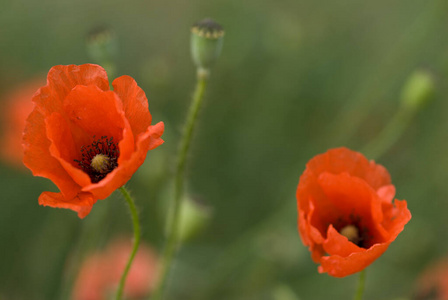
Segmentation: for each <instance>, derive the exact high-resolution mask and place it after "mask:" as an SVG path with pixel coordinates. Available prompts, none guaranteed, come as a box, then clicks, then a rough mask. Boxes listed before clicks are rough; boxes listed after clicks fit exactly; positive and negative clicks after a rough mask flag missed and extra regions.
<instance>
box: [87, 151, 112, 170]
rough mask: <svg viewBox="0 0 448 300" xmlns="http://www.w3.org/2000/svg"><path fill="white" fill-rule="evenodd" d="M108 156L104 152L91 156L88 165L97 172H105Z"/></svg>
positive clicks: (108, 164) (107, 167) (108, 160)
mask: <svg viewBox="0 0 448 300" xmlns="http://www.w3.org/2000/svg"><path fill="white" fill-rule="evenodd" d="M109 162H110V158H109V156H107V155H104V154H97V155H95V157H94V158H92V162H91V163H90V166H91V167H92V168H93V169H94V170H95V171H97V172H98V173H106V172H107V170H108V169H109V166H110V163H109Z"/></svg>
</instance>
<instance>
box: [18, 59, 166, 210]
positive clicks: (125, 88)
mask: <svg viewBox="0 0 448 300" xmlns="http://www.w3.org/2000/svg"><path fill="white" fill-rule="evenodd" d="M112 86H113V88H114V90H113V91H110V90H109V82H108V80H107V75H106V72H105V71H104V69H103V68H101V67H100V66H97V65H92V64H85V65H81V66H75V65H70V66H55V67H53V68H51V70H50V71H49V73H48V77H47V85H46V86H44V87H42V88H40V89H39V90H38V91H37V92H36V94H35V95H34V97H33V102H34V103H35V108H34V110H33V112H32V113H31V114H30V116H29V117H28V119H27V122H26V127H25V131H24V136H23V146H24V150H25V157H24V160H23V162H24V164H25V165H26V166H27V167H28V168H29V169H30V170H31V171H32V172H33V174H34V175H35V176H41V177H46V178H49V179H50V180H52V181H53V182H54V183H55V184H56V185H57V187H58V188H59V190H60V193H52V192H43V193H42V194H41V195H40V197H39V203H40V204H41V205H45V206H47V205H48V206H52V207H60V208H69V209H72V210H74V211H76V212H78V216H79V217H80V218H83V217H85V216H86V215H87V214H89V212H90V210H91V209H92V206H93V204H94V203H95V202H96V201H97V200H98V199H105V198H107V197H108V196H109V195H110V194H111V193H112V192H113V191H115V190H116V189H117V188H119V187H121V186H122V185H123V184H125V183H126V182H127V181H128V180H129V179H130V178H131V176H132V174H133V173H134V172H135V171H136V170H137V169H138V167H139V166H140V165H141V164H142V163H143V162H144V160H145V158H146V153H147V152H148V150H151V149H154V148H156V147H157V146H159V145H160V144H162V143H163V140H162V139H161V138H160V137H161V135H162V133H163V129H164V126H163V123H162V122H160V123H158V124H156V125H154V126H152V125H151V119H152V118H151V114H150V113H149V110H148V102H147V99H146V96H145V93H144V92H143V90H142V89H141V88H140V87H138V86H137V83H136V82H135V81H134V79H132V78H131V77H129V76H121V77H119V78H117V79H115V80H114V81H113V83H112Z"/></svg>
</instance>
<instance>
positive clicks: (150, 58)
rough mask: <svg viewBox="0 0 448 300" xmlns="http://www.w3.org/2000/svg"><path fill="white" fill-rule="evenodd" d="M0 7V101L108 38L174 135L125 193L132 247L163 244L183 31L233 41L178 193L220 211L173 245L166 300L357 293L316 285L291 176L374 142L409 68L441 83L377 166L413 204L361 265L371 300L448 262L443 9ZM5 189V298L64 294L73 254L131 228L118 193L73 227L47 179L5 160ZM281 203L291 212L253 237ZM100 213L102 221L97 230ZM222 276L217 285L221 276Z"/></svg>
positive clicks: (350, 1) (403, 0) (328, 283)
mask: <svg viewBox="0 0 448 300" xmlns="http://www.w3.org/2000/svg"><path fill="white" fill-rule="evenodd" d="M1 4H2V10H0V24H1V26H0V53H1V54H2V55H0V93H1V94H4V93H6V92H7V91H8V90H9V89H10V88H11V87H12V86H14V85H16V84H18V83H20V82H22V81H25V80H26V79H28V78H32V77H34V76H35V75H36V74H45V73H46V72H47V71H48V70H49V68H50V67H51V66H53V65H56V64H72V63H74V64H82V63H86V62H89V59H88V57H87V53H86V50H85V46H84V42H85V36H86V34H87V32H89V31H90V30H91V29H92V28H93V27H96V26H98V25H107V26H110V28H112V30H114V31H115V32H116V36H117V38H118V42H119V45H120V49H119V52H120V55H119V57H118V61H117V67H118V72H117V73H118V75H121V74H127V75H131V76H133V77H134V78H135V79H136V80H137V82H138V83H139V85H140V86H141V87H142V88H143V89H144V90H145V91H146V93H147V96H148V99H149V103H150V109H151V113H152V115H153V119H154V122H157V121H160V120H163V121H164V122H165V124H166V127H167V132H166V133H165V135H164V139H165V144H164V145H163V146H162V147H160V148H158V149H156V150H154V151H152V152H150V153H149V155H148V159H147V162H146V163H145V165H144V167H143V168H145V169H141V170H139V172H138V173H137V174H136V175H135V176H134V178H133V179H132V180H131V181H130V182H129V184H128V186H129V187H130V189H131V191H132V192H133V195H134V196H135V198H136V201H137V205H139V207H140V209H141V218H142V221H143V238H144V239H145V240H146V241H148V242H150V243H151V244H153V245H154V246H155V247H156V248H158V249H160V248H161V247H162V245H163V241H164V237H163V224H164V219H163V217H164V216H160V215H159V214H158V212H159V211H160V210H159V209H158V207H159V206H160V205H161V204H159V203H160V201H165V199H163V198H161V197H160V195H161V193H160V192H161V190H162V189H163V185H164V184H165V183H166V179H167V178H168V177H169V176H170V174H171V173H172V167H173V165H174V164H173V159H174V154H175V152H176V149H177V143H178V140H179V135H180V128H181V126H182V125H183V123H184V117H185V110H186V109H187V107H188V104H189V101H190V96H191V94H192V92H193V85H194V82H195V78H194V74H195V70H194V67H193V64H192V63H191V61H190V55H189V27H190V25H191V24H192V23H193V22H195V21H197V20H199V19H202V18H203V17H208V16H209V17H213V18H215V19H216V20H217V21H219V22H220V23H221V24H222V25H223V26H224V28H225V29H226V37H225V42H224V49H223V54H222V56H221V59H220V60H219V61H218V63H217V65H216V66H215V68H214V70H212V77H211V81H210V86H209V89H208V92H207V95H206V99H205V107H204V108H203V110H202V113H201V120H200V124H199V128H198V131H197V134H196V136H195V139H194V142H193V145H192V151H191V153H192V154H191V156H190V161H189V162H188V166H187V176H189V177H188V179H189V181H188V190H189V191H190V192H191V194H192V195H194V196H198V197H200V198H201V199H202V200H203V201H204V202H206V203H207V204H208V205H210V206H211V207H213V211H214V218H213V220H212V222H211V223H210V224H209V226H208V228H206V230H205V232H204V233H203V234H202V235H201V236H199V237H197V238H196V239H195V240H192V241H190V242H189V243H187V244H186V245H185V246H184V247H183V248H182V250H181V253H180V256H179V260H178V262H177V263H176V266H175V269H174V272H173V276H172V278H171V281H170V283H169V293H168V296H169V299H274V298H273V296H272V295H273V291H275V290H276V289H277V287H278V286H280V285H286V286H289V287H290V288H291V289H292V291H294V293H296V294H297V296H298V297H299V299H316V300H318V299H328V298H331V299H347V297H351V296H352V292H354V290H355V284H356V278H355V277H356V276H351V277H348V278H344V279H336V278H331V277H329V276H327V275H321V274H317V267H316V265H315V264H313V263H312V261H311V258H310V255H309V253H308V251H307V250H306V248H305V247H304V246H303V245H302V244H301V242H300V238H299V236H298V234H297V233H296V206H295V189H296V186H297V182H298V178H299V176H300V174H301V172H302V171H303V170H304V166H305V163H306V161H308V160H309V159H310V158H311V157H312V156H314V155H315V154H317V153H322V152H324V151H326V150H327V149H328V148H331V147H336V146H342V145H344V146H348V147H351V148H353V149H354V150H359V149H361V148H362V147H363V146H364V145H365V144H367V142H369V141H370V140H371V139H372V138H373V137H374V136H375V135H376V134H377V133H378V132H379V131H380V130H381V128H383V126H384V125H385V124H386V123H387V122H388V120H389V119H390V118H391V117H392V116H393V115H394V113H395V111H396V109H397V107H398V100H399V93H400V89H401V87H402V85H403V84H404V82H405V81H406V79H407V76H409V74H410V73H411V72H412V71H414V70H415V69H416V68H420V67H423V68H426V69H428V70H430V71H431V72H433V74H434V75H435V76H436V78H437V79H438V81H437V95H436V97H435V101H434V103H431V105H429V106H428V107H427V108H426V109H424V110H423V111H422V112H420V113H419V114H418V115H417V117H416V118H415V119H414V121H413V123H412V124H411V126H410V128H408V130H407V131H406V132H405V134H404V135H403V136H402V137H401V138H400V140H399V141H398V143H396V144H395V145H394V146H393V147H392V149H391V150H390V151H389V152H388V153H387V154H386V155H385V156H384V157H382V158H381V159H380V160H379V162H380V163H382V164H384V165H385V166H386V167H387V168H388V170H389V171H390V173H391V175H392V179H393V183H394V184H395V185H396V188H397V198H399V199H406V200H408V205H409V208H410V210H411V212H412V215H413V219H412V220H411V222H410V223H409V224H408V225H407V226H406V228H405V230H404V232H403V233H402V234H401V235H400V236H399V237H398V239H397V240H396V241H395V242H394V243H393V244H392V245H391V247H390V249H389V250H388V251H387V252H386V253H385V254H384V255H383V256H382V257H381V258H380V259H379V260H378V261H377V262H375V263H374V264H373V265H372V266H371V267H369V270H368V272H367V286H366V294H365V295H366V296H365V299H393V298H394V297H400V296H407V295H409V294H410V287H412V285H413V283H414V280H415V278H416V277H417V276H418V273H419V272H420V270H421V269H422V268H423V267H424V265H425V264H426V263H427V262H429V261H431V260H433V259H434V258H436V257H438V256H442V255H444V254H446V253H447V252H448V242H447V239H446V237H447V233H446V221H445V215H446V213H445V212H446V211H447V209H448V201H447V199H448V190H447V188H446V182H447V180H448V175H447V172H446V166H447V164H448V157H447V155H446V149H447V148H448V139H447V138H446V137H447V134H446V131H447V128H448V120H447V118H446V111H447V109H448V104H447V101H446V100H447V97H446V95H447V92H448V89H447V86H446V84H445V83H446V82H447V81H446V80H447V78H446V77H447V75H448V54H447V50H448V36H447V35H446V34H445V33H446V28H447V25H448V24H447V23H448V14H447V12H448V4H447V3H446V1H442V0H427V1H421V0H420V1H419V0H393V1H390V0H387V1H386V0H377V1H363V2H361V1H355V0H343V1H331V0H321V1H309V0H303V1H292V0H282V1H273V0H266V1H262V2H260V1H255V0H248V1H244V2H243V1H237V0H228V1H223V0H218V1H197V0H191V1H181V0H174V1H169V2H167V1H166V2H159V1H127V2H123V1H86V0H80V1H76V2H72V1H55V0H44V1H39V2H33V1H25V0H15V1H12V0H7V1H6V0H2V1H1ZM0 178H1V179H2V180H0V188H1V190H2V209H1V210H0V225H1V226H0V240H1V241H2V242H1V251H2V255H1V260H0V296H1V295H2V296H3V297H4V298H5V299H11V300H20V299H59V297H61V296H60V295H61V294H60V289H61V288H62V286H63V284H64V282H65V280H66V276H67V275H64V270H65V269H66V268H67V267H66V259H67V256H70V255H74V254H73V252H76V251H78V250H76V249H77V245H79V243H81V245H84V244H87V246H82V247H84V248H85V247H87V249H84V250H83V251H87V252H88V251H89V250H92V249H95V248H98V247H102V246H103V245H104V244H105V243H106V242H107V240H109V239H110V238H111V237H112V236H113V235H115V234H117V233H125V232H128V233H130V231H131V229H132V226H131V223H130V220H129V216H128V214H127V213H124V211H125V208H124V206H125V204H124V203H123V201H122V199H121V198H120V197H119V196H118V195H113V196H112V197H111V198H110V199H108V200H105V201H99V202H98V203H97V204H96V205H95V206H94V208H93V210H92V213H91V214H90V215H89V216H88V217H87V219H85V220H79V219H78V218H77V216H76V214H75V213H73V212H71V211H67V210H59V209H51V208H44V207H39V206H38V203H37V197H38V195H39V194H40V192H42V191H44V190H48V189H54V188H53V187H52V185H51V183H49V182H48V181H47V180H44V179H37V178H31V176H30V175H29V173H27V172H24V173H23V174H22V173H21V172H19V171H11V170H9V169H7V167H6V166H4V167H2V168H1V169H0ZM106 201H107V203H108V204H109V205H107V204H106ZM107 206H108V207H107ZM282 207H286V208H288V207H289V210H287V212H286V214H284V215H282V216H281V217H279V218H277V219H275V221H273V222H272V223H269V224H268V225H263V224H264V221H265V220H271V215H272V214H275V213H276V212H277V211H278V209H280V208H282ZM102 214H105V215H106V217H105V221H104V223H102V225H100V226H97V228H95V229H92V230H90V229H89V228H90V227H89V226H93V225H91V224H92V223H95V219H99V218H100V217H101V215H102ZM100 223H101V222H100ZM93 227H95V226H93ZM98 227H99V228H98ZM260 227H261V228H262V230H259V229H257V228H260ZM82 232H84V233H82ZM86 232H87V233H86ZM81 233H82V234H81ZM89 233H90V234H89ZM86 239H87V240H89V239H90V240H93V241H94V242H93V243H86V242H83V241H85V240H86ZM235 243H237V244H236V246H235ZM277 245H279V246H278V247H276V246H277ZM232 249H237V251H236V252H235V254H233V252H232V251H233V250H232ZM229 253H231V255H230V254H229ZM229 257H230V258H229ZM221 260H223V261H224V262H221ZM227 261H229V263H226V262H227ZM220 264H221V265H224V267H221V266H220ZM221 268H224V269H225V272H224V273H218V271H219V272H220V271H221V270H222V269H221ZM347 295H348V296H347ZM2 299H3V298H2ZM285 300H287V299H285Z"/></svg>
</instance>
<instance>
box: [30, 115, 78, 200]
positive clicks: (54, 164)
mask: <svg viewBox="0 0 448 300" xmlns="http://www.w3.org/2000/svg"><path fill="white" fill-rule="evenodd" d="M50 145H51V142H50V141H49V140H48V138H47V136H46V130H45V120H44V116H43V115H42V114H41V113H40V112H39V111H38V110H37V109H35V110H34V111H33V112H32V113H31V114H30V116H29V117H28V119H27V124H26V128H25V131H24V136H23V147H24V158H23V163H24V164H25V165H26V166H27V167H28V168H29V169H30V170H31V171H32V172H33V175H34V176H41V177H45V178H48V179H50V180H51V181H53V183H54V184H56V185H57V187H58V188H59V190H60V191H61V192H62V194H63V195H64V197H66V198H68V199H71V198H73V197H75V196H76V194H77V193H78V192H79V191H80V189H81V188H80V186H79V185H78V184H77V183H76V182H75V181H73V180H72V178H71V177H70V176H69V175H68V174H67V172H66V171H65V170H64V168H63V167H62V166H61V164H60V163H59V162H58V160H56V159H55V158H54V157H52V156H51V154H50V152H49V148H50Z"/></svg>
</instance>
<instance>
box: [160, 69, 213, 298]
mask: <svg viewBox="0 0 448 300" xmlns="http://www.w3.org/2000/svg"><path fill="white" fill-rule="evenodd" d="M197 77H198V81H197V84H196V90H195V92H194V95H193V102H192V103H191V106H190V110H189V112H188V117H187V122H186V124H185V127H184V133H183V136H182V141H181V144H180V148H179V152H178V159H177V169H176V179H175V180H176V181H175V182H176V183H175V193H174V200H173V201H174V202H173V204H172V208H171V210H170V214H171V215H170V217H169V218H168V230H169V232H168V240H167V242H166V245H165V249H164V252H163V257H162V265H161V271H160V279H159V282H158V285H157V288H156V290H155V292H154V294H153V295H154V296H153V299H156V300H158V299H162V297H163V291H164V288H165V285H166V281H167V278H168V274H169V271H170V268H171V264H172V261H173V258H174V255H175V254H176V251H177V248H178V244H179V219H180V218H179V217H180V212H181V200H182V195H183V188H184V171H185V162H186V160H187V154H188V149H189V147H190V142H191V138H192V136H193V130H194V127H195V124H196V120H197V117H198V112H199V109H200V108H201V104H202V100H203V98H204V92H205V88H206V85H207V80H208V77H209V73H208V71H205V70H198V76H197Z"/></svg>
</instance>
